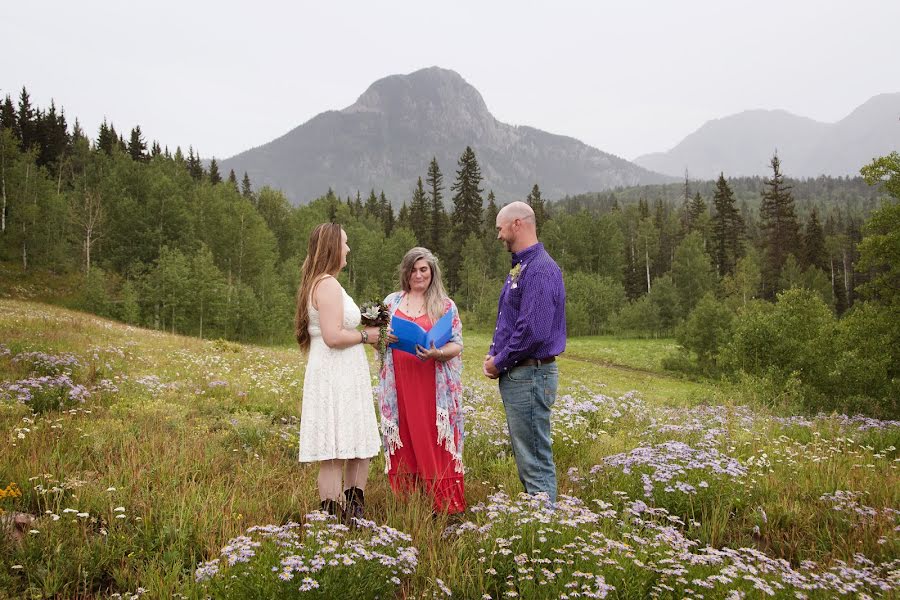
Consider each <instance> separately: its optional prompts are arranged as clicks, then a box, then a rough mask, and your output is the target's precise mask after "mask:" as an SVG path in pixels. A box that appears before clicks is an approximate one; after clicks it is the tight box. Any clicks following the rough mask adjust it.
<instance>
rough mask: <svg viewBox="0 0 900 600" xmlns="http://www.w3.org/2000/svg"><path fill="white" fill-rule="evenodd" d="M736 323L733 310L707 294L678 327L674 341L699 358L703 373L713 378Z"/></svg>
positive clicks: (710, 294) (698, 361)
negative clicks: (719, 357)
mask: <svg viewBox="0 0 900 600" xmlns="http://www.w3.org/2000/svg"><path fill="white" fill-rule="evenodd" d="M734 321H735V318H734V313H733V312H732V311H731V309H729V308H728V307H727V306H726V305H725V304H723V303H722V302H720V301H719V300H717V299H716V297H715V295H713V294H712V293H707V294H705V295H704V296H703V297H702V298H700V301H699V302H698V303H697V306H695V307H694V310H692V311H691V313H690V314H689V315H688V318H687V319H686V320H685V321H684V323H682V324H681V326H680V327H678V329H677V331H676V334H675V339H677V340H678V343H679V344H681V346H682V347H683V348H685V349H686V350H688V351H690V352H693V353H694V354H695V355H696V357H697V363H698V364H699V366H700V369H701V370H702V371H703V372H706V373H710V374H714V373H716V369H717V365H716V362H717V359H718V356H719V352H720V350H721V349H722V348H723V347H724V346H725V344H727V343H728V342H729V341H730V340H731V336H732V333H733V331H734Z"/></svg>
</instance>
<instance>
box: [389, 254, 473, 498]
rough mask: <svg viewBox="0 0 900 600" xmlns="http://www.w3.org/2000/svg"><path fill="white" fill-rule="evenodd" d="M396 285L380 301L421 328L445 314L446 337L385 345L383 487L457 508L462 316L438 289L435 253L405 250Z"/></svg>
mask: <svg viewBox="0 0 900 600" xmlns="http://www.w3.org/2000/svg"><path fill="white" fill-rule="evenodd" d="M399 275H400V284H401V288H402V289H401V291H398V292H394V293H392V294H389V295H388V296H387V297H386V298H385V299H384V303H385V305H386V306H387V307H388V310H389V311H390V313H391V315H392V317H396V318H399V319H406V320H408V321H411V322H413V323H416V324H417V325H419V326H420V327H421V328H422V329H424V330H425V331H429V330H430V329H431V328H432V327H433V326H434V325H435V323H437V322H438V321H439V320H440V319H441V318H442V317H444V316H445V315H447V313H450V314H451V316H450V320H451V335H450V340H449V341H448V342H447V343H445V344H443V345H441V346H435V345H434V344H432V345H431V346H430V347H428V348H425V347H422V346H417V347H416V348H415V351H416V353H415V354H410V353H408V352H406V351H404V350H399V349H389V350H388V351H387V352H386V354H385V359H384V363H383V365H382V367H381V372H380V378H379V379H380V380H379V385H378V400H379V403H380V405H381V429H382V436H383V442H384V450H385V470H386V472H387V474H388V480H389V482H390V485H391V489H392V490H393V491H394V493H395V494H396V495H398V496H400V497H404V496H405V495H406V494H408V493H409V492H410V491H412V490H413V489H415V488H416V487H417V486H418V487H421V488H422V489H424V490H425V491H426V492H427V493H428V494H429V495H431V496H432V498H433V499H434V502H433V511H434V513H435V514H438V513H447V514H455V513H460V512H463V511H465V509H466V499H465V488H464V484H463V464H462V450H463V435H464V434H463V421H464V419H463V409H462V385H461V383H460V375H461V373H462V358H461V357H460V354H461V353H462V348H463V344H462V322H461V321H460V319H459V311H458V310H457V308H456V304H455V303H454V302H453V300H451V299H450V297H449V296H448V295H447V293H446V291H444V285H443V282H442V281H441V270H440V267H439V265H438V262H437V258H435V256H434V255H433V254H432V253H431V251H429V250H428V249H426V248H413V249H412V250H410V251H409V252H407V253H406V256H404V257H403V260H402V261H401V263H400V267H399Z"/></svg>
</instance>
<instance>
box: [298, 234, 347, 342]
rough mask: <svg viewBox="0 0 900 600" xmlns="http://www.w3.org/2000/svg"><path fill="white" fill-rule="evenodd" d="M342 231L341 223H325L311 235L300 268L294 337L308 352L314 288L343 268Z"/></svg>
mask: <svg viewBox="0 0 900 600" xmlns="http://www.w3.org/2000/svg"><path fill="white" fill-rule="evenodd" d="M342 231H343V230H342V229H341V226H340V225H338V224H337V223H322V224H321V225H316V228H315V229H313V231H312V233H311V234H309V245H308V246H307V248H306V258H304V259H303V266H302V267H300V287H299V288H297V314H296V316H295V317H294V336H295V337H296V338H297V343H298V344H300V349H301V350H303V351H304V352H305V351H307V350H309V341H310V340H309V329H308V328H309V303H310V302H311V294H312V291H313V288H314V287H315V286H316V284H317V283H318V282H319V279H320V278H321V276H322V275H325V274H328V275H337V273H338V271H340V270H341V245H342V240H341V232H342Z"/></svg>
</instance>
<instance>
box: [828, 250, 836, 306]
mask: <svg viewBox="0 0 900 600" xmlns="http://www.w3.org/2000/svg"><path fill="white" fill-rule="evenodd" d="M828 262H829V264H830V265H831V294H832V295H833V296H834V297H837V289H835V287H834V257H833V256H831V255H829V256H828Z"/></svg>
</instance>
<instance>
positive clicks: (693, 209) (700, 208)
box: [687, 192, 709, 232]
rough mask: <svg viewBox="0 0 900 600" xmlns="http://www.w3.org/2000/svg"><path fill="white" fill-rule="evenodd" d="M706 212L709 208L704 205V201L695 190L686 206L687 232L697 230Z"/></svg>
mask: <svg viewBox="0 0 900 600" xmlns="http://www.w3.org/2000/svg"><path fill="white" fill-rule="evenodd" d="M708 212H709V209H708V207H707V206H706V201H705V200H704V199H703V197H702V196H701V195H700V192H697V193H696V194H695V195H694V198H693V199H692V200H691V202H690V204H688V207H687V223H688V228H687V230H688V231H689V232H690V231H698V229H700V227H701V225H702V224H703V216H704V215H706V214H707V213H708Z"/></svg>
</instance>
